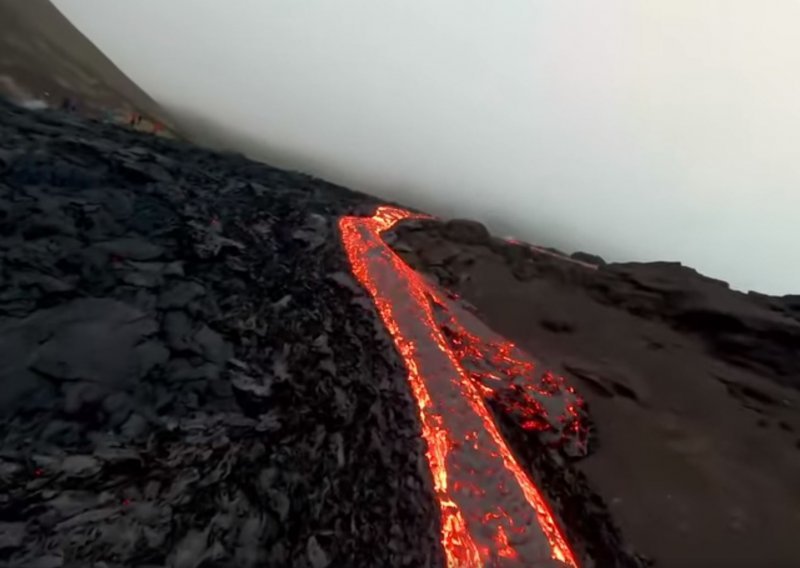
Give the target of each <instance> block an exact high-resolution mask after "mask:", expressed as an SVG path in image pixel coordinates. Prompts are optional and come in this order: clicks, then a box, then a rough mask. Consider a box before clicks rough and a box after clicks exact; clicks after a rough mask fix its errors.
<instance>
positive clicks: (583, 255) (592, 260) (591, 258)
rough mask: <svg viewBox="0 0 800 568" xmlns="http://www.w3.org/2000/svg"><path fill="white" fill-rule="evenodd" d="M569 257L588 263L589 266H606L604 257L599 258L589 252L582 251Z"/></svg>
mask: <svg viewBox="0 0 800 568" xmlns="http://www.w3.org/2000/svg"><path fill="white" fill-rule="evenodd" d="M569 257H570V258H572V259H574V260H579V261H581V262H587V263H589V264H594V265H597V266H603V265H604V264H606V261H605V260H603V257H602V256H598V255H596V254H591V253H588V252H582V251H578V252H573V253H572V254H571V255H569Z"/></svg>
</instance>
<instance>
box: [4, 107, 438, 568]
mask: <svg viewBox="0 0 800 568" xmlns="http://www.w3.org/2000/svg"><path fill="white" fill-rule="evenodd" d="M0 156H2V166H0V167H1V168H2V171H3V174H2V181H0V404H1V405H2V410H3V411H2V413H0V521H2V522H0V564H3V565H6V564H8V565H10V566H95V565H96V566H100V564H102V563H106V564H108V565H109V566H123V565H124V566H164V565H170V566H197V565H199V564H203V565H212V564H213V565H215V566H236V567H237V568H247V567H250V566H252V567H255V566H263V565H274V566H297V567H304V568H306V567H308V566H378V565H380V566H409V567H417V566H429V565H439V564H440V563H441V559H442V553H441V549H440V545H439V542H438V516H437V511H436V508H435V502H434V500H433V498H432V483H431V480H430V479H429V474H428V473H427V471H426V470H425V468H424V467H421V464H422V463H423V461H424V457H423V450H424V448H423V446H422V445H421V443H420V440H419V425H418V423H417V418H416V412H415V408H414V404H413V402H412V399H411V396H410V393H409V392H408V388H407V386H406V384H405V377H404V374H403V371H402V365H401V364H400V363H399V360H398V358H397V355H396V353H395V352H394V350H393V349H392V347H391V342H390V340H389V339H388V337H387V335H386V333H385V331H384V330H383V329H381V327H380V326H379V325H376V317H375V313H374V310H373V308H372V306H371V305H369V303H363V302H362V303H359V302H358V301H354V300H357V299H358V298H359V297H362V299H363V296H362V292H361V290H360V288H359V287H358V286H357V285H355V284H354V282H353V281H352V279H350V281H349V287H347V286H343V285H342V284H341V282H345V281H346V279H347V275H348V273H349V270H350V268H349V265H348V264H347V262H346V259H345V256H344V254H343V251H342V249H341V245H340V243H339V240H338V237H337V235H336V234H335V227H336V220H337V219H338V218H339V217H340V216H341V215H345V214H350V213H354V212H358V211H363V212H365V213H368V212H370V211H371V210H372V209H374V207H375V206H376V205H377V204H378V202H377V201H376V200H375V199H373V198H371V197H369V196H366V195H363V194H359V193H356V192H353V191H350V190H347V189H345V188H342V187H338V186H335V185H332V184H328V183H325V182H322V181H320V180H316V179H313V178H311V177H308V176H305V175H301V174H295V173H289V172H284V171H281V170H277V169H274V168H271V167H268V166H265V165H263V164H258V163H255V162H251V161H249V160H247V159H245V158H243V157H240V156H235V155H230V154H226V155H222V154H217V153H213V152H210V151H207V150H203V149H199V148H196V147H193V146H191V145H188V144H184V143H181V142H177V141H172V140H166V139H161V138H156V137H152V136H147V135H142V134H137V133H135V132H131V131H128V130H126V129H121V128H117V127H114V126H110V125H104V124H100V123H94V122H83V121H80V120H77V119H74V118H70V119H68V120H66V119H65V118H64V117H63V116H62V115H61V114H59V113H57V112H51V111H42V112H39V113H31V112H27V111H24V110H21V109H18V108H16V107H13V106H10V105H7V104H6V103H4V102H0ZM337 274H338V275H340V276H339V277H338V279H337V277H336V276H335V275H337ZM371 409H372V410H371ZM264 471H269V472H271V473H270V474H269V475H262V472H264ZM401 479H411V480H413V483H412V484H410V485H408V486H406V487H404V488H403V490H402V491H399V490H398V480H401ZM398 524H399V526H401V527H402V530H400V531H397V530H395V529H394V528H393V527H395V526H396V525H398ZM333 535H339V536H337V537H335V538H334V537H333Z"/></svg>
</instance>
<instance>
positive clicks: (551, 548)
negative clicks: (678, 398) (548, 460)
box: [339, 207, 582, 568]
mask: <svg viewBox="0 0 800 568" xmlns="http://www.w3.org/2000/svg"><path fill="white" fill-rule="evenodd" d="M413 216H414V215H412V214H411V213H409V212H408V211H404V210H402V209H397V208H393V207H381V208H379V209H378V211H377V212H376V213H375V215H374V216H373V217H370V218H362V217H343V218H342V219H341V220H340V222H339V228H340V231H341V235H342V242H343V244H344V247H345V250H346V252H347V256H348V259H349V261H350V265H351V268H352V270H353V274H354V275H355V276H356V278H357V279H358V280H359V282H360V283H361V284H362V285H363V286H364V288H366V289H367V291H368V292H369V293H370V295H371V296H372V298H373V301H374V303H375V306H376V308H377V310H378V313H379V314H380V316H381V319H382V320H383V323H384V325H385V326H386V328H387V330H388V331H389V333H390V335H391V337H392V339H393V341H394V343H395V346H396V348H397V350H398V352H399V353H400V355H401V357H402V358H403V361H404V363H405V366H406V369H407V371H408V381H409V385H410V388H411V392H412V394H413V396H414V399H415V400H416V403H417V408H418V410H419V417H420V422H421V428H422V436H423V438H424V440H425V443H426V445H427V451H426V456H427V459H428V464H429V467H430V470H431V474H432V477H433V481H434V490H435V492H436V498H437V501H438V505H439V510H440V514H441V531H442V535H441V542H442V546H443V548H444V551H445V556H446V560H447V566H448V568H483V567H485V566H533V565H535V564H536V562H537V561H538V562H540V563H541V562H543V561H544V559H545V558H553V559H556V560H559V561H561V562H563V563H564V564H565V565H567V566H570V567H573V568H577V562H576V560H575V556H574V554H573V553H572V551H571V550H570V548H569V546H568V545H567V542H566V539H565V538H564V536H563V534H562V532H561V529H560V528H559V527H558V525H557V523H556V522H555V519H554V518H553V515H552V512H551V511H550V509H549V507H548V505H547V503H546V501H545V499H544V497H543V496H542V494H541V492H540V491H539V490H538V488H537V487H536V486H535V484H534V483H533V481H532V480H531V479H530V478H529V477H528V476H527V474H526V473H525V472H524V470H523V469H522V467H521V466H520V465H519V463H518V461H517V459H516V458H515V457H514V454H513V453H512V451H511V449H510V448H509V447H508V444H507V443H506V441H505V439H504V438H503V436H502V434H501V433H500V429H499V428H498V426H497V424H496V422H495V420H494V417H493V416H492V413H491V411H490V410H489V408H488V406H487V402H486V401H487V400H489V399H492V400H494V401H496V402H497V403H498V404H499V405H500V407H501V408H502V409H503V410H504V411H506V410H507V411H508V412H511V413H512V414H513V415H514V416H515V417H516V418H517V419H518V420H519V423H520V424H521V426H522V427H523V428H526V429H529V430H536V431H540V432H542V433H546V434H548V435H549V436H550V438H551V439H555V440H562V439H568V438H569V439H571V438H573V437H577V438H579V439H580V438H581V434H582V430H581V428H582V427H581V424H580V420H579V410H580V408H581V405H582V402H581V401H580V399H578V398H577V396H576V395H574V391H572V390H570V389H568V388H566V387H564V385H563V382H562V381H561V380H560V379H559V378H556V377H554V376H552V375H549V374H545V375H544V377H543V378H542V379H541V380H540V381H539V383H538V384H535V383H534V382H533V381H532V379H531V378H532V377H533V371H534V369H533V364H532V363H531V362H529V361H527V360H525V358H524V357H523V356H522V354H521V353H517V351H516V348H515V346H514V345H513V344H511V343H509V342H504V341H499V340H488V339H484V338H483V335H485V334H486V333H487V331H486V330H485V329H483V328H481V329H479V327H480V324H479V323H478V322H477V320H475V318H472V319H470V318H469V317H467V316H466V315H465V314H458V313H457V309H456V308H455V307H453V305H452V304H451V303H449V302H448V300H447V298H446V297H444V296H443V295H442V294H441V293H440V292H439V291H438V290H437V289H436V288H435V287H434V286H432V285H430V284H429V283H428V282H427V281H426V280H425V279H424V278H423V277H421V276H420V275H418V274H417V273H416V272H414V271H413V270H412V269H411V268H410V267H409V266H408V265H406V264H405V263H404V262H403V261H402V260H401V259H400V258H399V257H398V256H397V255H396V254H394V252H393V251H391V249H389V247H388V246H387V245H386V244H385V243H384V242H383V241H382V240H381V238H380V234H381V233H382V232H383V231H385V230H387V229H389V228H390V227H392V226H393V225H394V224H395V223H396V222H398V221H400V220H402V219H407V218H410V217H413ZM442 313H444V314H445V316H446V317H445V318H444V319H442ZM459 315H460V317H459ZM442 328H446V329H447V330H448V331H449V334H448V336H447V337H446V336H445V333H443V331H442ZM487 362H488V364H489V365H490V366H491V368H490V369H485V368H484V367H486V365H487ZM559 397H560V398H559ZM549 398H552V399H553V400H554V401H556V402H557V403H558V404H559V405H560V406H556V402H554V403H553V404H550V402H548V404H550V406H552V407H553V408H555V411H552V410H550V411H548V408H545V406H544V405H543V404H542V403H541V402H540V399H542V400H545V401H549ZM556 414H557V415H558V416H557V417H555V416H553V415H556ZM534 521H536V522H534Z"/></svg>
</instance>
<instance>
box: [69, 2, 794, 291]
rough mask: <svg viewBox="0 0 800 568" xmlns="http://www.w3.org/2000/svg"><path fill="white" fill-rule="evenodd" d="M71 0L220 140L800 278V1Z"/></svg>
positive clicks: (445, 198) (130, 66)
mask: <svg viewBox="0 0 800 568" xmlns="http://www.w3.org/2000/svg"><path fill="white" fill-rule="evenodd" d="M55 3H56V4H57V5H58V6H59V8H60V9H61V10H62V11H63V12H64V13H65V14H66V15H67V17H68V18H70V19H71V20H72V21H73V22H74V23H75V24H76V25H77V26H78V27H79V28H80V29H81V30H82V31H83V32H84V33H85V34H86V35H88V36H89V37H90V38H91V39H92V40H93V41H94V42H95V43H96V44H97V45H98V46H99V47H100V48H101V49H102V50H104V51H105V52H106V54H107V55H108V56H109V57H110V58H111V59H112V60H114V61H115V62H116V63H117V65H119V66H120V67H121V68H122V69H123V71H125V72H126V73H127V74H128V75H129V76H130V77H131V78H132V79H134V80H135V81H136V82H138V83H139V84H140V85H141V86H142V87H143V88H144V89H145V90H146V91H148V93H149V94H151V95H152V96H153V97H154V98H155V99H156V100H157V101H159V102H160V103H161V104H162V105H164V106H165V107H166V108H168V109H170V110H171V111H173V112H176V116H179V117H182V118H183V119H184V120H189V121H191V122H190V124H191V125H192V127H191V130H193V131H194V132H195V134H200V135H201V136H202V137H203V139H204V140H206V141H207V142H211V141H216V142H217V143H222V144H226V145H228V146H236V147H237V148H239V149H241V150H243V151H245V153H247V154H249V155H251V156H253V157H257V158H262V159H265V160H267V161H272V162H274V163H278V164H283V165H289V166H293V167H295V168H297V169H302V170H306V171H310V172H312V173H316V174H319V175H321V176H323V177H327V178H329V179H332V180H334V181H338V182H341V183H345V184H348V185H351V186H353V187H355V188H357V189H361V190H364V191H367V192H370V193H374V194H377V195H380V196H384V197H387V198H391V199H394V200H397V201H399V202H402V203H406V204H408V205H412V206H417V207H420V208H424V209H427V210H429V211H431V212H433V213H436V214H441V215H445V216H468V217H474V218H478V219H480V220H482V221H484V222H486V223H487V224H488V225H490V227H491V228H492V229H493V231H494V232H495V233H497V234H501V235H513V236H516V237H518V238H522V239H526V240H531V241H536V242H539V243H541V244H545V245H551V246H556V247H559V248H561V249H563V250H567V251H573V250H577V249H581V250H587V251H590V252H595V253H598V254H601V255H603V256H605V257H606V258H607V259H611V260H680V261H682V262H683V263H684V264H688V265H691V266H694V267H696V268H697V269H699V270H700V271H701V272H704V273H706V274H708V275H710V276H715V277H719V278H722V279H725V280H728V281H730V282H731V284H732V285H733V286H734V287H735V288H739V289H755V290H759V291H762V292H769V293H789V292H800V187H798V185H799V184H798V182H800V39H799V38H800V36H798V29H800V2H797V1H796V0H770V1H768V2H756V1H754V0H715V1H711V0H665V1H654V2H647V1H642V0H605V1H604V2H595V1H590V0H586V1H570V0H549V1H545V0H503V1H500V2H492V1H488V0H416V1H412V0H382V1H379V0H304V1H300V0H281V1H277V0H231V1H225V2H223V1H219V0H168V1H165V0H128V1H122V0H119V1H115V2H109V1H107V0H56V2H55ZM187 124H189V123H187Z"/></svg>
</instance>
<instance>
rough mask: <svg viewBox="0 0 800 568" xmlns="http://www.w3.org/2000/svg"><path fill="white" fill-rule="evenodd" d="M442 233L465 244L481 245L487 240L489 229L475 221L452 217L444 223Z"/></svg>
mask: <svg viewBox="0 0 800 568" xmlns="http://www.w3.org/2000/svg"><path fill="white" fill-rule="evenodd" d="M444 234H445V235H447V237H448V238H450V239H452V240H454V241H456V242H458V243H464V244H467V245H483V244H487V243H488V242H489V231H488V229H487V228H486V227H484V226H483V225H482V224H481V223H478V222H477V221H469V220H466V219H453V220H450V221H447V222H446V223H445V225H444Z"/></svg>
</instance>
